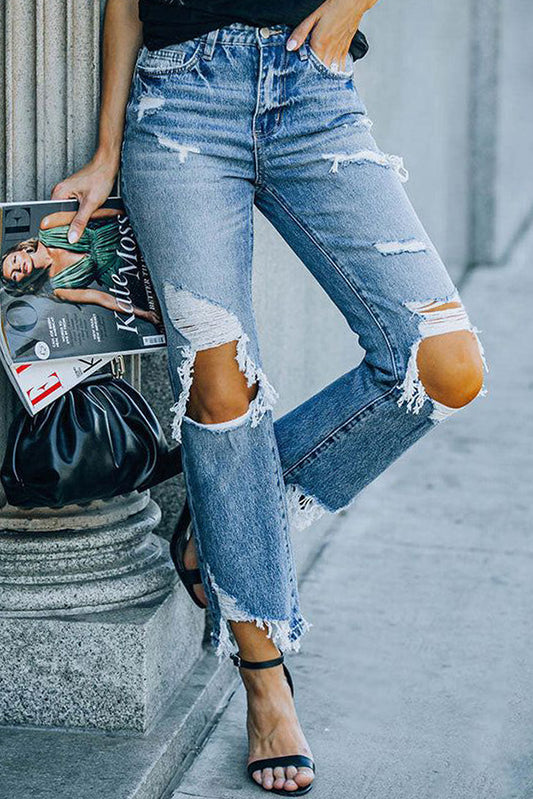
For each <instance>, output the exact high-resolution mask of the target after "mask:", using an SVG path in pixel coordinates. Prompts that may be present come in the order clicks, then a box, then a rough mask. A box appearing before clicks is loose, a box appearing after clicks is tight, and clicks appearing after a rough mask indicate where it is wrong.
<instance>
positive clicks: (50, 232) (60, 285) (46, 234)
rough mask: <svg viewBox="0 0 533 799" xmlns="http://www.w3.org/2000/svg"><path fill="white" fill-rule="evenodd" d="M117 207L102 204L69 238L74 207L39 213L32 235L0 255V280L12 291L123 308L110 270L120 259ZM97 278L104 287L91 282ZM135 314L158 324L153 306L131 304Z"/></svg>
mask: <svg viewBox="0 0 533 799" xmlns="http://www.w3.org/2000/svg"><path fill="white" fill-rule="evenodd" d="M119 213H120V212H119V211H116V210H114V209H113V208H105V209H101V210H98V211H96V212H95V213H94V214H92V216H91V221H90V226H87V227H85V228H84V230H83V232H82V235H81V236H79V237H78V238H77V240H76V241H69V238H68V232H69V225H70V224H71V222H72V221H73V219H74V217H75V216H76V214H75V212H72V211H65V212H62V211H58V212H57V213H54V214H48V216H45V217H43V219H42V220H41V224H40V227H39V235H38V237H37V238H36V239H28V240H27V241H21V242H20V243H19V244H17V245H16V246H15V247H12V248H11V249H9V250H8V251H7V252H6V253H4V255H3V256H2V275H1V277H2V282H3V284H4V285H5V287H6V290H7V291H8V292H9V293H10V294H12V295H15V296H23V295H25V294H41V295H47V296H49V297H50V298H51V299H55V300H61V301H62V302H72V303H88V304H91V305H99V306H100V307H101V308H108V309H109V310H110V311H116V312H117V313H122V312H123V308H122V307H121V306H120V304H119V303H118V302H117V299H116V295H115V294H110V293H108V292H109V291H110V290H111V289H114V288H115V287H116V284H115V280H114V279H113V275H116V272H117V268H118V267H119V266H120V265H121V264H122V261H121V259H120V257H119V256H118V255H117V248H118V246H119V244H120V231H119V227H118V224H117V219H116V217H117V216H118V215H119ZM94 283H97V284H98V285H100V286H104V287H105V288H106V289H108V291H99V290H98V289H95V288H89V286H91V285H92V284H94ZM132 312H133V313H134V314H135V316H138V317H139V318H141V319H145V320H146V321H148V322H151V323H152V324H155V325H157V324H159V323H160V319H159V316H158V315H157V314H156V313H154V312H153V311H147V310H143V309H142V308H137V307H135V306H132Z"/></svg>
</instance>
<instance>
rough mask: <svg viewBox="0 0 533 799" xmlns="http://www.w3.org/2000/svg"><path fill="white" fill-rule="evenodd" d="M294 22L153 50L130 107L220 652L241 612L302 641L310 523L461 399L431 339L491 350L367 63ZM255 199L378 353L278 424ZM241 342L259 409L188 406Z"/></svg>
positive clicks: (131, 158)
mask: <svg viewBox="0 0 533 799" xmlns="http://www.w3.org/2000/svg"><path fill="white" fill-rule="evenodd" d="M289 33H290V28H289V27H288V26H286V25H276V26H273V27H271V28H258V27H253V26H250V25H244V24H241V23H233V24H230V25H228V26H226V27H223V28H220V29H219V30H217V31H213V32H211V33H208V34H203V35H201V36H198V37H196V38H194V39H191V40H189V41H186V42H184V43H180V44H177V45H173V46H170V47H166V48H164V49H161V50H158V51H155V52H150V51H148V50H147V49H146V48H142V49H141V51H140V53H139V56H138V59H137V64H136V68H135V74H134V78H133V83H132V89H131V94H130V99H129V103H128V107H127V114H126V130H125V137H124V144H123V150H122V169H121V176H122V193H123V198H124V201H125V205H126V207H127V210H128V212H129V214H130V218H131V221H132V224H133V227H134V230H135V231H136V234H137V236H138V240H139V244H140V246H141V249H142V251H143V253H144V257H145V259H146V262H147V265H148V268H149V270H150V272H151V276H152V279H153V283H154V287H155V290H156V292H157V295H158V297H159V300H160V303H161V306H162V313H163V316H164V322H165V326H166V330H167V337H168V356H169V357H168V363H169V373H170V379H171V383H172V388H173V392H174V397H175V404H174V405H173V408H172V409H173V411H174V412H175V417H174V424H173V435H174V437H175V438H176V439H177V440H178V441H181V442H182V455H183V467H184V474H185V481H186V488H187V495H188V501H189V504H190V509H191V515H192V520H193V530H194V535H195V542H196V547H197V552H198V558H199V565H200V570H201V574H202V579H203V583H204V588H205V591H206V595H207V598H208V602H209V607H210V611H211V613H212V619H213V631H212V639H213V643H214V645H215V647H216V651H217V653H218V654H219V655H224V654H227V653H228V652H229V651H230V650H231V648H232V644H231V639H230V630H229V627H228V624H227V621H228V620H234V621H251V622H255V623H256V624H257V625H258V626H259V627H260V628H264V629H266V630H267V631H268V634H269V635H270V636H271V637H272V638H273V640H274V642H275V643H276V644H277V645H278V646H279V648H280V649H281V650H285V651H286V650H291V649H292V650H297V649H298V648H299V643H300V640H299V639H300V637H301V635H302V634H303V633H304V632H305V631H306V629H307V628H308V627H309V624H308V622H307V621H306V620H305V619H304V618H303V616H302V614H301V611H300V606H299V597H298V589H297V582H296V575H295V567H294V559H293V551H292V546H291V539H290V530H291V527H292V528H293V529H294V528H302V527H303V526H305V525H306V524H308V523H310V522H311V521H313V520H315V519H316V518H317V517H318V516H320V515H321V514H322V513H324V512H327V511H329V512H336V511H339V510H341V509H343V508H345V507H346V506H347V505H348V504H349V503H350V502H351V501H352V500H353V498H354V497H355V496H356V495H357V494H358V493H359V491H361V489H362V488H364V487H365V486H366V485H367V484H368V483H370V482H371V481H372V480H373V479H374V478H375V477H376V476H377V475H378V474H380V472H382V471H383V470H384V469H385V468H386V467H387V466H388V465H389V464H390V463H391V462H392V461H394V460H395V459H396V458H397V457H398V456H399V455H400V454H401V453H402V452H404V451H405V450H406V449H407V448H408V447H409V446H410V445H411V444H413V443H414V442H415V441H416V440H417V439H419V438H420V437H421V436H422V435H423V434H424V433H426V432H427V431H429V430H431V429H432V428H433V427H434V426H435V425H436V424H439V423H440V422H441V421H442V420H444V419H446V418H447V417H448V416H449V415H450V414H451V413H452V412H453V410H455V407H448V406H447V405H445V404H443V403H442V402H439V401H437V400H436V399H432V398H431V397H430V396H429V394H428V393H427V391H426V388H425V386H424V384H423V383H422V381H421V379H420V376H419V369H418V360H417V353H418V350H419V347H420V345H421V343H422V342H423V341H424V340H425V339H426V338H428V337H431V336H441V337H443V336H445V335H446V334H448V333H452V332H454V331H471V332H470V333H469V336H473V337H475V342H476V356H477V357H478V359H479V357H481V358H482V357H483V353H482V349H481V344H480V342H479V340H478V338H477V333H476V331H475V329H474V328H473V327H472V325H471V323H470V321H469V319H468V316H467V314H466V311H465V309H464V307H463V305H462V303H461V301H460V299H459V296H458V292H457V289H456V287H455V286H454V284H453V283H452V281H451V279H450V276H449V275H448V273H447V271H446V269H445V267H444V265H443V263H442V261H441V259H440V258H439V256H438V254H437V252H436V251H435V249H434V247H433V245H432V243H431V241H430V240H429V238H428V235H427V233H426V231H425V230H424V227H423V226H422V224H421V223H420V221H419V219H418V217H417V216H416V214H415V212H414V210H413V208H412V206H411V204H410V202H409V199H408V198H407V195H406V194H405V191H404V188H403V185H402V184H403V183H404V182H405V180H406V179H407V171H406V169H405V168H404V166H403V163H402V160H401V159H400V158H398V157H397V156H395V155H389V154H387V153H384V152H382V151H381V150H380V148H379V147H378V146H377V144H376V142H375V140H374V139H373V137H372V135H371V133H370V127H371V122H370V120H369V119H368V117H367V115H366V109H365V106H364V105H363V103H362V101H361V99H360V97H359V95H358V93H357V90H356V87H355V85H354V82H353V63H352V62H351V60H350V58H348V60H347V63H346V64H345V65H342V66H343V68H342V69H341V70H340V71H334V69H332V68H331V67H329V66H327V65H326V64H324V63H323V62H322V61H321V60H320V58H319V57H318V56H317V54H316V53H315V52H314V51H313V50H312V49H311V48H310V46H309V44H308V43H305V44H304V45H303V46H302V47H301V48H300V49H299V50H298V51H294V52H289V51H287V49H286V46H285V45H286V41H287V38H288V35H289ZM254 204H255V205H256V206H257V208H259V210H260V211H261V212H262V213H263V214H264V215H265V216H266V217H267V218H268V219H269V220H270V222H271V223H272V224H273V225H274V226H275V227H276V228H277V230H278V231H279V232H280V233H281V235H282V236H283V237H284V239H285V240H286V241H287V242H288V244H289V245H290V246H291V247H292V249H293V250H294V251H295V252H296V254H297V255H298V256H299V257H300V259H301V260H302V262H303V263H304V264H305V266H306V267H307V268H308V269H309V270H310V271H311V272H312V274H313V275H314V276H315V277H316V279H317V280H318V282H319V283H320V285H321V286H322V287H323V288H324V290H325V291H326V293H327V294H328V295H329V297H330V298H331V299H332V300H333V302H334V303H335V304H336V306H337V307H338V309H339V310H340V311H341V313H342V314H343V315H344V317H345V319H346V321H347V322H348V325H349V326H350V328H351V329H352V330H353V332H354V334H357V336H358V337H359V341H360V343H361V345H362V346H363V347H364V349H365V351H366V356H365V358H364V360H363V361H362V362H361V363H360V364H359V365H358V366H357V367H356V368H354V369H352V371H350V372H348V373H347V374H344V375H342V377H339V378H338V379H337V380H335V381H334V382H333V383H331V384H330V385H328V386H327V387H326V388H324V389H323V390H322V391H320V392H319V393H318V394H316V395H315V396H313V397H311V398H310V399H308V400H307V401H306V402H304V403H303V404H302V405H300V406H299V407H297V408H295V409H294V410H292V411H291V412H290V413H287V414H286V415H285V416H283V417H282V418H280V419H278V420H277V421H276V422H275V423H274V421H273V416H272V408H273V406H274V403H275V400H276V396H277V395H276V391H275V389H274V388H273V386H272V385H271V383H270V382H269V379H268V377H267V375H266V374H265V372H264V371H263V368H262V365H261V356H260V353H259V345H258V339H257V330H256V323H255V318H254V311H253V307H252V292H251V277H252V211H253V206H254ZM443 305H447V307H446V308H442V307H441V306H443ZM231 342H236V343H237V344H236V347H237V349H236V353H237V354H236V359H237V362H238V365H239V367H240V369H241V370H242V372H243V373H244V375H245V377H246V379H247V382H248V385H249V386H252V385H257V387H258V390H257V394H256V396H255V397H254V399H253V400H251V402H250V404H249V408H248V411H247V412H246V413H245V414H244V415H242V416H239V417H238V418H236V419H232V420H231V421H229V422H223V423H218V424H202V423H200V422H198V421H196V420H194V419H193V418H191V416H189V414H188V412H187V411H188V398H189V393H190V390H191V385H192V383H193V379H194V364H195V358H196V355H197V353H198V352H199V351H201V350H206V349H209V348H212V347H218V346H220V345H222V344H227V343H231ZM478 348H479V349H478ZM355 351H356V350H355V347H354V361H355ZM459 361H460V359H458V363H457V375H458V379H459V380H460V374H461V363H460V362H459ZM448 367H449V365H448ZM481 382H482V379H481ZM480 386H481V383H480ZM478 391H479V388H478V389H477V390H476V392H475V393H477V392H478ZM472 398H473V397H472ZM467 401H469V399H468V400H467ZM464 404H466V402H465V403H464ZM451 405H452V403H450V406H451Z"/></svg>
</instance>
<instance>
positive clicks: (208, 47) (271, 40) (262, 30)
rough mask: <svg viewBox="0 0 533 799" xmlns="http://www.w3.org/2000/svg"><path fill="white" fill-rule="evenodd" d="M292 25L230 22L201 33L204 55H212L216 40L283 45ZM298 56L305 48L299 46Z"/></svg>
mask: <svg viewBox="0 0 533 799" xmlns="http://www.w3.org/2000/svg"><path fill="white" fill-rule="evenodd" d="M292 30H293V26H291V25H287V24H285V23H276V24H275V25H247V24H245V23H244V22H231V23H230V24H229V25H223V26H222V27H220V28H216V29H215V30H212V31H209V33H205V34H203V36H202V38H203V39H204V57H205V58H207V59H209V58H211V56H212V55H213V51H214V49H215V45H216V44H217V42H219V43H221V44H236V45H244V46H254V45H255V46H260V47H272V46H277V47H280V46H282V47H285V44H286V41H287V39H288V37H289V34H290V33H292ZM298 54H299V56H300V58H302V59H303V58H305V57H306V50H305V48H304V47H301V48H300V49H299V50H298Z"/></svg>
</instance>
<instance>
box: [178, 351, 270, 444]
mask: <svg viewBox="0 0 533 799" xmlns="http://www.w3.org/2000/svg"><path fill="white" fill-rule="evenodd" d="M237 343H238V342H237V341H236V340H235V341H232V342H228V343H227V344H221V345H220V346H218V347H214V348H212V349H208V350H201V351H198V352H197V353H196V360H195V364H194V376H193V382H192V385H191V390H190V393H189V400H188V402H187V408H186V415H185V417H184V418H186V419H187V420H188V421H193V422H197V423H199V424H200V425H202V426H203V425H209V426H210V427H211V429H212V430H222V429H224V430H226V429H230V428H233V427H237V426H238V425H239V424H242V423H244V422H245V421H246V419H247V418H248V416H249V406H250V403H251V402H252V400H253V399H254V398H255V397H256V395H257V391H258V385H257V382H256V383H254V384H252V385H251V386H249V385H248V384H247V381H246V378H245V376H244V374H243V372H241V370H240V369H239V365H238V363H237V360H236V358H237Z"/></svg>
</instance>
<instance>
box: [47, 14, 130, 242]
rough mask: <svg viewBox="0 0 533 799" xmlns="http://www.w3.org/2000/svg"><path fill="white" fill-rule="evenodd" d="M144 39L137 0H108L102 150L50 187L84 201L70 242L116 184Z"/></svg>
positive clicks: (63, 197) (61, 197)
mask: <svg viewBox="0 0 533 799" xmlns="http://www.w3.org/2000/svg"><path fill="white" fill-rule="evenodd" d="M141 41H142V24H141V22H140V20H139V13H138V0H107V6H106V11H105V22H104V45H103V49H104V58H103V61H104V69H103V85H102V103H101V106H100V125H99V138H98V148H97V150H96V152H95V154H94V156H93V157H92V159H91V160H90V161H89V163H88V164H87V165H86V166H84V167H83V168H82V169H80V170H79V172H76V173H74V175H71V176H70V177H69V178H67V179H66V180H62V181H61V183H58V184H57V186H56V187H55V188H54V189H53V191H52V199H53V200H68V199H76V200H78V201H79V203H80V207H79V210H78V212H77V213H76V214H75V216H74V219H73V221H72V223H71V225H70V230H69V234H68V239H69V241H70V242H71V243H73V242H75V241H78V239H79V238H80V236H81V234H82V233H83V231H84V230H85V226H86V225H87V222H88V221H89V218H90V217H91V216H94V212H95V210H96V209H97V208H99V207H100V206H101V205H102V203H103V202H105V200H107V198H108V197H109V194H110V192H111V189H112V188H113V182H114V180H115V177H116V175H117V172H118V167H119V163H120V148H121V145H122V136H123V133H124V114H125V110H126V104H127V102H128V96H129V91H130V85H131V78H132V74H133V68H134V65H135V59H136V57H137V52H138V50H139V47H140V45H141Z"/></svg>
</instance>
